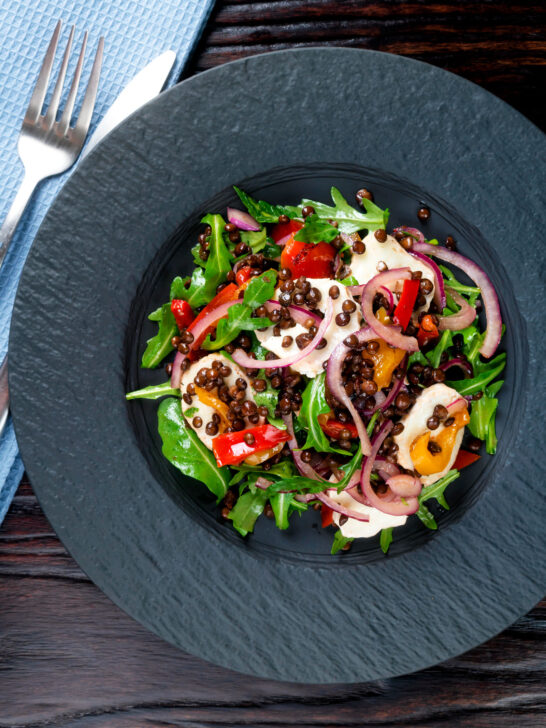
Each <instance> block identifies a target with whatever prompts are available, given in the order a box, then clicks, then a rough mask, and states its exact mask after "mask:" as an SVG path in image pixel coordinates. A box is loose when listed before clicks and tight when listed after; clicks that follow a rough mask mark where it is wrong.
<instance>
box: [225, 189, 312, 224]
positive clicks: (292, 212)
mask: <svg viewBox="0 0 546 728" xmlns="http://www.w3.org/2000/svg"><path fill="white" fill-rule="evenodd" d="M233 189H234V190H235V192H236V193H237V195H238V197H239V199H240V200H241V202H242V203H243V205H244V206H245V207H246V209H247V210H248V212H249V214H250V215H252V217H253V218H254V219H255V220H256V222H268V223H272V222H279V215H287V216H288V217H301V212H300V211H299V210H297V209H296V208H292V207H285V206H283V205H271V204H270V203H269V202H265V201H264V200H255V199H254V198H253V197H251V196H250V195H248V194H247V193H246V192H244V191H243V190H241V189H239V187H235V185H234V186H233Z"/></svg>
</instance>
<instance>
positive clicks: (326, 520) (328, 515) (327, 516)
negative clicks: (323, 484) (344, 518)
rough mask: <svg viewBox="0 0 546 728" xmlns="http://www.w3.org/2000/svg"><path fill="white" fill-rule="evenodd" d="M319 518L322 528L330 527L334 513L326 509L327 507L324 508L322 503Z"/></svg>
mask: <svg viewBox="0 0 546 728" xmlns="http://www.w3.org/2000/svg"><path fill="white" fill-rule="evenodd" d="M320 518H321V521H322V527H323V528H326V527H327V526H331V525H332V523H333V522H334V511H333V510H332V509H331V508H328V506H325V505H324V503H323V504H322V505H321V507H320Z"/></svg>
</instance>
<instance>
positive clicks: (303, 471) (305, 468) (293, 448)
mask: <svg viewBox="0 0 546 728" xmlns="http://www.w3.org/2000/svg"><path fill="white" fill-rule="evenodd" d="M282 419H283V422H284V424H285V425H286V430H287V432H288V434H289V435H290V440H288V447H289V448H290V452H291V453H292V457H293V458H294V463H295V464H296V468H297V469H298V471H299V473H300V475H303V476H305V477H306V478H309V479H310V480H322V481H324V478H323V477H321V476H320V475H319V474H318V473H317V472H316V471H315V470H314V469H313V468H312V467H311V465H309V463H304V462H303V460H302V457H301V450H300V446H299V445H298V441H297V440H296V436H295V435H294V425H293V423H292V415H291V414H290V415H283V418H282ZM313 495H314V494H313Z"/></svg>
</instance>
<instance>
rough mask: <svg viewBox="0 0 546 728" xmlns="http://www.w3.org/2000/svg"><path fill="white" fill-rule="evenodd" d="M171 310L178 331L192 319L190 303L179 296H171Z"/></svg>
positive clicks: (185, 326) (185, 327) (186, 326)
mask: <svg viewBox="0 0 546 728" xmlns="http://www.w3.org/2000/svg"><path fill="white" fill-rule="evenodd" d="M171 311H172V312H173V314H174V320H175V321H176V325H177V326H178V328H179V329H180V331H182V329H187V328H188V326H189V325H190V324H191V323H192V321H193V319H194V315H193V311H192V309H191V306H190V304H189V303H188V302H187V301H183V300H182V299H181V298H173V300H172V301H171Z"/></svg>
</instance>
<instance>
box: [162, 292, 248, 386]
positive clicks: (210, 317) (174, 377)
mask: <svg viewBox="0 0 546 728" xmlns="http://www.w3.org/2000/svg"><path fill="white" fill-rule="evenodd" d="M236 303H240V301H239V299H235V300H234V301H226V303H222V304H221V305H220V306H218V307H217V308H215V309H214V310H212V311H210V312H209V313H207V314H206V315H205V316H203V318H202V319H199V321H198V322H197V323H196V324H195V326H194V327H193V328H192V330H191V333H192V334H193V341H192V343H191V344H190V351H193V350H195V349H197V348H198V346H197V343H198V342H199V339H200V337H201V336H202V335H203V334H204V333H205V331H206V330H207V329H208V328H210V327H211V326H213V325H214V324H215V323H216V322H217V321H218V320H219V319H221V318H224V316H226V314H227V312H228V309H229V308H231V306H234V305H235V304H236ZM199 343H200V342H199ZM188 354H189V352H188ZM188 354H181V353H180V352H179V351H177V352H176V356H175V357H174V361H173V371H172V374H171V388H172V389H178V388H179V387H180V381H181V379H182V369H181V366H182V362H183V361H184V359H186V358H187V356H188Z"/></svg>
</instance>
